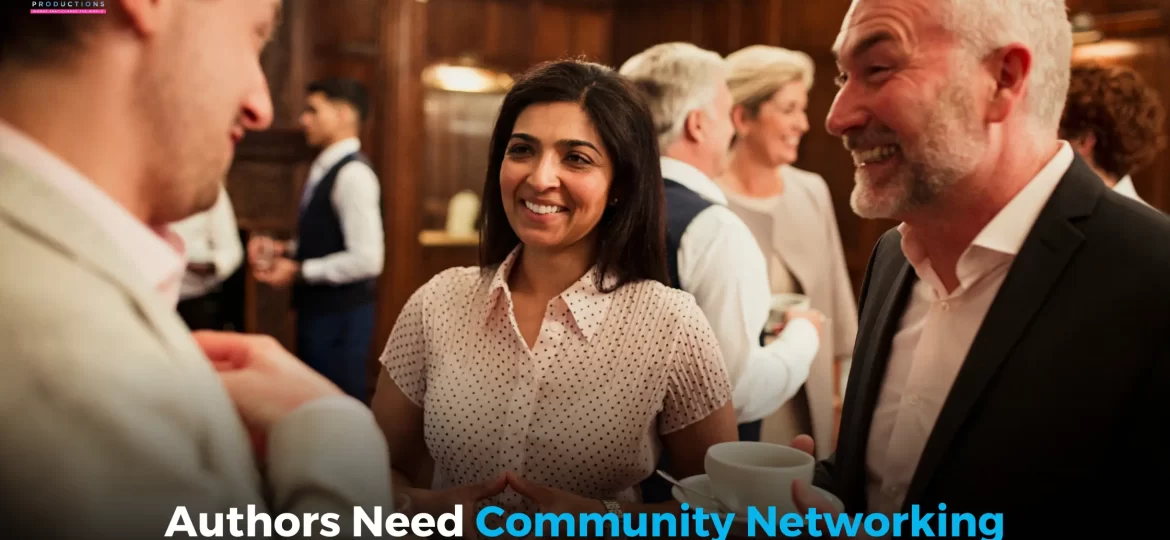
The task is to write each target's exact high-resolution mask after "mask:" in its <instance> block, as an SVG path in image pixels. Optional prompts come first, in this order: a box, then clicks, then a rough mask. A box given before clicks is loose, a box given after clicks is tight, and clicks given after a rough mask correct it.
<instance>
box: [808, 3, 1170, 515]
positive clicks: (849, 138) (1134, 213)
mask: <svg viewBox="0 0 1170 540" xmlns="http://www.w3.org/2000/svg"><path fill="white" fill-rule="evenodd" d="M1071 48H1072V41H1071V35H1070V29H1069V25H1068V22H1067V18H1066V13H1065V6H1064V2H1062V1H1060V0H1014V1H1013V2H994V1H991V0H980V1H967V2H958V1H957V0H948V1H928V0H854V2H853V5H852V7H851V8H850V10H849V13H848V14H847V15H846V19H845V22H844V24H843V26H842V31H841V34H840V35H839V37H838V40H837V44H836V46H835V47H834V51H835V53H836V54H837V57H838V64H839V67H840V72H841V74H840V77H839V79H838V83H839V84H840V90H839V93H838V95H837V98H836V101H835V102H834V104H833V108H832V110H831V111H830V113H829V117H828V119H827V122H826V125H827V127H828V129H829V131H830V132H832V133H833V134H835V135H838V136H841V137H842V138H843V139H844V141H845V145H846V147H847V148H848V149H849V150H850V151H851V152H852V155H853V158H854V161H855V162H856V164H857V176H856V187H855V188H854V191H853V194H852V206H853V209H854V211H855V212H856V213H857V214H858V215H860V216H862V217H865V218H890V219H895V220H898V221H901V222H902V223H901V225H899V226H898V227H897V228H896V229H895V230H891V231H889V232H887V233H886V234H885V235H884V236H883V237H882V238H881V240H880V241H879V242H878V245H877V247H876V248H875V250H874V253H873V255H872V257H871V260H870V263H869V267H868V269H867V273H866V278H865V282H864V285H863V290H862V296H861V301H860V308H861V311H860V321H859V331H858V336H857V343H856V352H855V356H854V367H853V370H852V373H851V376H850V380H849V385H848V390H847V394H846V401H845V407H844V413H843V418H842V422H841V435H840V438H839V441H838V446H837V449H836V453H835V455H834V456H833V457H832V458H830V459H829V460H827V461H826V462H824V463H823V464H822V467H820V468H819V471H818V475H817V480H816V482H815V483H817V484H818V485H821V486H822V487H825V488H827V489H829V490H831V491H833V492H835V493H836V494H838V495H839V496H840V497H841V499H842V500H843V501H844V502H845V504H846V507H847V510H848V511H849V512H882V513H897V512H909V511H910V510H911V509H912V508H913V507H914V505H918V506H919V507H920V511H921V512H922V513H929V512H938V511H939V508H940V503H943V504H945V505H946V506H945V507H944V508H946V512H948V513H950V512H970V513H973V514H975V515H979V514H980V513H983V512H997V513H1002V514H1003V521H1004V529H1003V531H1004V532H1007V533H1008V535H1007V536H1008V537H1009V538H1021V537H1032V533H1036V532H1045V533H1050V534H1060V533H1071V532H1094V531H1096V532H1100V531H1107V530H1110V528H1111V527H1114V526H1116V525H1117V523H1118V521H1117V519H1118V518H1117V514H1115V512H1118V511H1122V510H1124V511H1125V516H1126V517H1125V519H1126V520H1127V522H1136V523H1146V522H1150V521H1151V520H1152V519H1154V517H1153V516H1154V514H1146V513H1142V512H1141V510H1142V509H1146V508H1154V507H1161V506H1164V504H1162V503H1164V502H1165V501H1166V498H1167V491H1166V490H1165V486H1166V484H1167V483H1168V482H1170V461H1167V459H1166V458H1165V456H1166V455H1167V454H1168V449H1170V445H1168V442H1167V441H1168V437H1167V436H1166V435H1167V432H1168V431H1170V339H1168V337H1167V336H1170V316H1168V314H1167V306H1168V305H1170V220H1167V218H1166V217H1165V216H1162V215H1160V214H1159V213H1157V212H1155V211H1153V210H1151V209H1149V208H1146V207H1144V206H1142V205H1140V204H1138V203H1135V202H1133V201H1131V200H1129V199H1126V198H1125V197H1123V196H1121V195H1118V194H1116V193H1114V192H1111V191H1109V190H1108V189H1106V188H1105V187H1104V185H1103V184H1102V182H1101V181H1100V179H1099V178H1097V177H1096V176H1095V175H1094V173H1093V172H1092V170H1091V169H1089V168H1088V167H1087V166H1086V165H1085V163H1084V162H1083V161H1081V160H1080V159H1079V158H1078V157H1076V156H1075V154H1074V152H1073V151H1072V149H1071V148H1070V146H1069V145H1068V143H1066V142H1064V141H1061V140H1059V139H1058V137H1057V127H1058V124H1059V120H1060V115H1061V110H1062V105H1063V103H1064V97H1065V93H1066V91H1067V87H1068V78H1069V63H1070V62H1069V61H1070V58H1069V56H1070V51H1071ZM1121 275H1125V276H1127V277H1128V279H1123V280H1119V279H1117V277H1118V276H1121ZM797 443H798V445H802V446H805V448H806V449H807V448H808V444H809V443H810V441H808V440H807V439H806V440H798V441H797ZM1147 487H1148V488H1152V489H1148V490H1147V489H1141V488H1147ZM795 490H796V495H797V498H798V499H799V500H802V501H803V502H804V504H805V505H813V506H817V507H820V504H822V503H823V501H818V500H816V498H815V497H814V496H812V495H811V492H809V491H808V490H807V489H805V486H797V487H796V488H795ZM1139 490H1141V491H1145V492H1148V493H1139V492H1138V491H1139ZM935 525H936V526H937V525H938V523H937V522H936V523H935ZM935 533H936V534H938V535H939V536H949V535H951V534H953V533H954V531H953V530H944V531H939V530H937V529H936V530H935ZM903 534H904V535H908V534H909V531H908V530H906V531H904V532H903Z"/></svg>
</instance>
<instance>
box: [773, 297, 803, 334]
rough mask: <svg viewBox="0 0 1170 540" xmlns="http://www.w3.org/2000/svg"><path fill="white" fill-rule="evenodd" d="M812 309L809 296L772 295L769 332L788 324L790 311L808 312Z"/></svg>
mask: <svg viewBox="0 0 1170 540" xmlns="http://www.w3.org/2000/svg"><path fill="white" fill-rule="evenodd" d="M811 307H812V302H811V301H810V300H809V298H808V296H805V295H803V294H796V293H778V294H773V295H772V307H771V309H770V310H769V311H768V331H769V332H770V331H772V329H774V328H776V327H777V326H780V325H782V324H784V323H786V322H788V320H787V316H786V314H787V313H788V310H790V309H800V310H807V309H809V308H811Z"/></svg>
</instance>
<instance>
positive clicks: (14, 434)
mask: <svg viewBox="0 0 1170 540" xmlns="http://www.w3.org/2000/svg"><path fill="white" fill-rule="evenodd" d="M101 231H102V230H101V229H99V227H98V226H96V224H94V223H90V222H88V221H87V218H86V217H85V216H84V215H83V214H82V213H81V212H80V211H79V210H78V209H76V208H75V207H73V206H71V204H70V203H69V201H67V200H66V199H65V198H64V197H63V196H61V195H60V194H58V193H57V192H55V191H54V190H53V188H51V187H49V186H48V185H46V184H45V183H44V182H42V181H40V180H39V179H38V178H36V177H35V176H34V175H33V174H32V173H30V172H28V171H25V170H23V169H20V168H18V167H17V166H16V165H14V164H13V163H11V162H9V161H6V160H4V158H2V157H0V500H3V501H5V502H4V503H3V505H0V529H6V530H8V531H9V532H11V531H12V529H16V530H18V531H23V532H26V536H28V535H31V536H28V537H34V536H35V537H40V538H71V539H72V538H102V539H104V538H121V539H137V538H162V537H163V533H164V532H166V530H167V527H168V524H169V523H170V522H171V519H172V517H173V516H174V515H175V510H176V507H177V506H180V505H183V506H186V507H187V509H188V511H189V512H190V515H191V517H192V520H193V523H194V524H195V526H196V527H198V526H199V521H198V520H199V515H198V513H197V512H227V511H228V510H229V509H230V508H232V507H235V508H238V509H239V511H240V512H242V513H245V515H246V512H247V506H248V505H257V508H256V511H258V512H264V511H267V512H269V513H270V514H271V515H272V516H273V518H275V517H276V516H277V515H278V514H279V513H280V512H292V513H296V514H298V515H299V514H300V513H302V512H321V513H325V512H335V513H337V514H338V515H339V516H340V519H338V520H337V521H338V525H339V526H340V527H341V536H345V535H346V534H347V533H348V531H349V528H350V527H351V525H352V523H353V517H352V516H353V514H354V512H353V507H354V506H359V505H360V506H363V507H366V506H374V505H384V506H385V507H386V510H389V509H390V508H391V504H390V503H391V501H390V480H389V479H390V472H389V459H388V457H387V456H388V454H387V449H386V443H385V440H384V438H383V436H382V434H381V433H380V431H379V430H378V428H377V425H376V424H375V422H374V420H373V416H372V415H371V414H369V411H367V410H365V409H363V408H362V407H359V406H356V404H355V406H354V407H345V406H340V407H317V408H313V407H308V408H306V409H302V410H300V411H297V412H294V413H293V414H292V415H290V416H289V417H288V418H287V419H285V420H284V421H282V423H281V424H280V425H278V426H276V428H275V429H274V430H273V432H272V433H271V434H270V436H269V439H268V454H269V456H268V466H267V470H266V471H264V474H263V475H262V474H261V471H259V470H258V469H257V467H256V465H255V464H254V463H255V462H254V460H253V456H252V450H251V446H250V443H249V439H248V436H247V434H246V431H245V429H244V427H243V425H242V424H241V422H240V420H239V416H238V414H237V413H236V411H235V409H234V406H233V405H232V403H231V401H230V399H229V398H228V396H227V394H226V392H225V391H224V389H223V387H222V385H221V384H220V383H219V379H218V377H217V376H216V374H215V373H214V371H213V369H212V367H211V366H210V364H209V362H208V361H207V359H206V358H205V357H204V355H203V353H202V352H201V351H200V350H199V348H198V347H197V345H196V344H195V342H194V340H193V339H192V338H191V335H190V333H189V332H188V330H187V328H186V326H185V325H184V324H183V322H182V320H181V319H180V318H179V317H178V316H177V315H176V313H175V310H174V309H173V308H172V307H171V306H167V305H165V304H164V302H163V301H162V300H161V299H159V298H158V297H157V294H156V293H155V292H154V291H153V290H151V289H150V288H149V286H148V285H147V284H146V283H145V280H144V278H143V277H142V276H141V275H140V274H139V273H138V272H137V271H136V269H135V268H132V267H130V266H128V263H127V262H126V260H125V259H124V258H122V257H120V256H119V249H118V248H117V247H116V246H115V244H114V243H113V242H112V241H111V239H109V238H107V237H105V236H104V233H103V232H101ZM225 523H226V520H225ZM315 530H321V529H320V527H319V526H318V527H316V528H315ZM258 532H263V531H258ZM327 532H328V531H327ZM229 533H230V531H229V530H227V529H225V530H224V534H225V536H230V534H229ZM273 535H274V536H275V535H276V533H275V530H274V531H273ZM367 535H368V533H367ZM5 536H7V535H5ZM180 536H183V537H185V536H186V535H185V534H181V535H180ZM298 536H300V535H299V534H298ZM21 537H23V536H21Z"/></svg>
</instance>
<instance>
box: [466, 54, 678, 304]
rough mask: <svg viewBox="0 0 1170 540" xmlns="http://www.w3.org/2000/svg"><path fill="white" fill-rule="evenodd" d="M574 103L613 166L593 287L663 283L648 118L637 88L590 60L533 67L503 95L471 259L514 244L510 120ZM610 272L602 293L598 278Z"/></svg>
mask: <svg viewBox="0 0 1170 540" xmlns="http://www.w3.org/2000/svg"><path fill="white" fill-rule="evenodd" d="M541 103H576V104H578V105H580V106H581V108H582V109H583V110H584V111H585V114H587V115H588V116H589V119H590V121H592V122H593V127H594V128H595V129H596V130H597V132H598V133H599V134H600V135H601V140H602V142H603V144H605V151H606V152H607V153H608V154H609V159H610V162H611V163H612V164H613V183H612V184H611V185H610V189H609V198H610V200H614V199H616V200H617V203H616V204H611V205H608V206H606V209H605V212H604V213H603V214H602V215H601V220H600V221H598V223H597V226H596V231H597V234H596V235H595V237H596V238H597V250H596V253H597V261H596V264H597V266H598V270H599V272H598V277H597V279H598V283H597V287H598V289H600V290H602V291H604V292H609V291H611V290H614V289H617V288H618V287H621V286H622V285H624V284H626V283H629V282H631V281H638V280H644V279H651V280H655V281H659V282H661V283H663V284H668V281H667V277H666V276H667V272H666V225H665V223H666V221H665V220H666V217H665V205H666V202H665V184H664V183H663V180H662V168H661V165H660V163H659V156H658V140H657V136H656V134H655V132H654V121H653V120H652V119H651V116H650V109H649V108H648V107H647V105H646V102H645V101H644V99H643V97H642V95H641V93H640V92H639V91H638V89H637V88H636V87H635V86H634V85H633V84H632V83H631V82H630V81H629V80H628V79H626V78H625V77H623V76H621V75H620V74H618V73H617V72H616V71H614V70H612V69H610V68H608V67H605V66H602V65H599V64H594V63H590V62H584V61H577V60H563V61H558V62H549V63H545V64H541V65H538V66H536V67H534V68H532V69H530V70H529V71H528V72H526V73H524V74H523V75H521V76H520V78H519V79H518V80H517V81H516V82H515V84H514V85H513V86H512V89H511V90H509V91H508V94H507V95H506V96H505V97H504V103H503V105H502V106H501V107H500V115H499V117H498V118H497V119H496V125H495V128H494V129H493V130H492V139H491V146H490V149H489V152H488V160H489V161H488V170H487V178H486V179H485V180H484V185H483V212H482V215H481V218H480V231H481V232H480V244H479V246H480V247H479V262H480V266H481V267H483V268H485V269H486V268H491V267H495V266H497V265H499V264H500V263H502V262H503V261H504V259H506V258H507V257H508V254H510V253H511V252H512V250H513V249H515V248H516V246H517V245H519V243H520V238H519V237H517V236H516V231H514V230H512V225H511V224H510V223H508V217H507V216H506V215H505V214H504V202H503V198H502V194H501V193H500V167H501V165H502V164H503V161H504V152H505V150H506V149H507V145H508V140H509V139H510V138H511V137H512V128H513V127H514V126H515V125H516V119H517V118H518V117H519V116H520V113H522V112H523V111H524V110H525V109H527V108H528V107H529V106H532V105H536V104H541ZM610 273H612V274H613V275H614V276H616V277H617V281H616V282H615V284H614V286H613V288H612V289H609V290H606V289H605V288H604V286H603V278H604V277H605V276H607V275H609V274H610Z"/></svg>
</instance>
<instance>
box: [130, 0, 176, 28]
mask: <svg viewBox="0 0 1170 540" xmlns="http://www.w3.org/2000/svg"><path fill="white" fill-rule="evenodd" d="M116 1H117V3H118V4H119V7H120V9H121V11H122V16H124V17H126V20H127V21H128V22H129V23H130V26H132V27H133V28H134V29H135V30H137V31H138V33H139V34H142V35H154V34H155V33H156V32H158V30H159V29H160V28H162V27H163V26H165V25H166V21H168V20H169V19H170V18H171V17H174V16H175V13H174V12H175V10H176V4H177V3H178V2H176V1H175V0H116Z"/></svg>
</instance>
